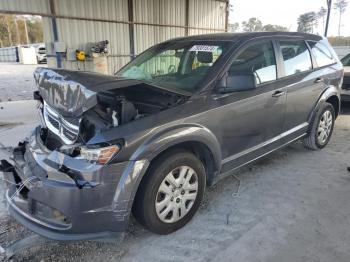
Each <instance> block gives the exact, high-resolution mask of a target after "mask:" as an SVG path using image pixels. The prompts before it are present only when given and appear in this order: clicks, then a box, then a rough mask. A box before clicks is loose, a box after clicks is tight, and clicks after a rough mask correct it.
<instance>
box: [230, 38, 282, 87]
mask: <svg viewBox="0 0 350 262" xmlns="http://www.w3.org/2000/svg"><path fill="white" fill-rule="evenodd" d="M249 73H250V74H251V73H253V74H254V75H255V78H256V83H257V84H262V83H265V82H269V81H273V80H276V77H277V68H276V59H275V54H274V50H273V46H272V43H271V42H264V43H259V44H254V45H251V46H249V47H247V48H246V49H245V50H243V51H242V52H241V53H240V54H239V55H238V57H237V58H236V59H235V60H234V61H233V63H232V65H231V67H230V69H229V74H249Z"/></svg>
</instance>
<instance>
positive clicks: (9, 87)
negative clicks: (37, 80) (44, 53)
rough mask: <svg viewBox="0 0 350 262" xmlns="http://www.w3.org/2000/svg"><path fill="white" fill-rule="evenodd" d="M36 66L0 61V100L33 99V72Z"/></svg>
mask: <svg viewBox="0 0 350 262" xmlns="http://www.w3.org/2000/svg"><path fill="white" fill-rule="evenodd" d="M38 66H46V65H21V64H18V63H0V101H8V100H12V101H14V100H23V99H33V91H34V89H35V84H34V78H33V72H34V70H35V68H37V67H38Z"/></svg>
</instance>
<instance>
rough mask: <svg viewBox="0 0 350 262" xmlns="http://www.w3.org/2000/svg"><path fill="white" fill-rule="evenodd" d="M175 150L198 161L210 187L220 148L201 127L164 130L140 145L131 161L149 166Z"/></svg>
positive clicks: (219, 163)
mask: <svg viewBox="0 0 350 262" xmlns="http://www.w3.org/2000/svg"><path fill="white" fill-rule="evenodd" d="M176 149H184V150H187V151H190V152H192V153H193V154H195V155H196V156H197V157H198V158H199V159H200V161H201V162H202V163H203V166H204V168H205V170H206V174H207V183H208V184H209V185H210V184H211V182H212V181H213V180H214V178H215V176H216V175H217V174H218V173H219V171H220V168H221V148H220V144H219V142H218V141H217V139H216V137H215V135H214V134H213V133H212V132H211V131H210V130H209V129H207V128H205V127H203V126H199V125H187V124H185V125H181V126H179V127H177V128H175V129H172V128H170V129H167V130H164V131H163V132H161V133H159V134H157V135H156V136H153V137H152V138H151V139H148V141H146V142H145V143H144V144H143V145H141V146H140V147H139V149H138V150H136V152H135V153H134V154H133V156H132V157H131V160H139V159H147V160H148V161H149V162H150V165H151V164H152V162H153V161H155V160H156V159H157V158H158V157H160V156H161V155H162V154H164V153H166V152H169V151H171V150H176Z"/></svg>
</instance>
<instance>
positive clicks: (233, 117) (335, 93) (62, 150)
mask: <svg viewBox="0 0 350 262" xmlns="http://www.w3.org/2000/svg"><path fill="white" fill-rule="evenodd" d="M34 77H35V80H36V84H37V88H38V91H36V92H35V93H34V97H35V99H37V100H38V108H39V111H40V115H41V116H42V123H41V125H39V126H38V127H37V128H36V129H35V130H34V131H33V132H32V134H31V135H30V136H29V137H28V138H27V139H25V140H24V141H23V142H20V143H19V145H18V147H16V148H15V149H14V151H13V154H12V157H11V159H12V160H11V161H6V160H2V161H1V170H2V171H3V172H4V175H5V177H6V180H7V181H9V183H8V190H7V193H6V196H7V202H8V206H9V211H10V213H11V215H12V216H13V217H14V218H15V219H17V220H18V221H19V222H20V223H22V224H23V225H25V226H26V227H28V228H29V229H31V230H32V231H34V232H37V233H38V234H41V235H43V236H46V237H48V238H52V239H57V240H77V239H94V238H101V237H107V236H111V235H115V234H117V233H118V232H123V231H124V230H125V229H126V228H127V226H128V223H129V217H130V214H131V212H133V214H134V216H135V218H136V219H137V220H138V221H139V222H140V223H141V224H142V225H144V226H145V227H146V228H147V229H149V230H151V231H153V232H155V233H158V234H168V233H171V232H174V231H175V230H177V229H179V228H181V227H183V226H184V225H185V224H186V223H187V222H189V221H190V220H191V218H192V217H193V216H194V214H195V213H196V211H197V210H198V207H199V206H200V203H201V201H202V198H203V193H204V190H205V188H206V186H211V185H213V184H215V183H216V182H217V181H218V180H219V179H222V178H223V177H225V176H227V175H230V174H231V173H232V171H233V170H236V169H238V168H240V167H242V166H244V165H247V164H249V163H251V162H253V161H254V160H257V159H259V158H260V157H262V156H265V155H267V154H269V153H270V152H272V151H274V150H277V149H279V148H281V147H283V146H285V145H288V144H289V143H291V142H293V141H295V140H297V139H302V140H303V141H304V144H305V146H306V147H307V148H309V149H312V150H318V149H322V148H323V147H325V146H326V145H327V143H328V141H329V139H330V137H331V135H332V130H333V126H334V121H335V119H336V117H337V116H338V114H339V108H340V87H341V84H342V78H343V67H342V64H341V63H340V62H339V60H338V58H337V56H336V54H335V53H334V51H333V50H332V48H331V47H330V45H329V44H328V42H327V40H326V39H324V38H321V37H320V36H315V35H309V34H301V33H285V32H278V33H243V34H215V35H200V36H192V37H185V38H178V39H173V40H170V41H166V42H164V43H161V44H158V45H156V46H154V47H151V48H150V49H148V50H146V51H145V52H143V53H142V54H140V55H139V56H138V57H137V58H136V59H134V60H132V61H131V62H130V63H129V64H127V65H126V66H125V67H124V68H122V69H121V70H120V71H119V72H117V73H116V75H115V76H105V75H100V74H95V73H88V72H80V71H69V70H60V69H48V68H38V69H37V70H36V72H35V74H34Z"/></svg>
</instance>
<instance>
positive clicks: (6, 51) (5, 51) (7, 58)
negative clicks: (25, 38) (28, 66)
mask: <svg viewBox="0 0 350 262" xmlns="http://www.w3.org/2000/svg"><path fill="white" fill-rule="evenodd" d="M17 60H18V55H17V52H16V47H13V46H12V47H4V48H0V62H17Z"/></svg>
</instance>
